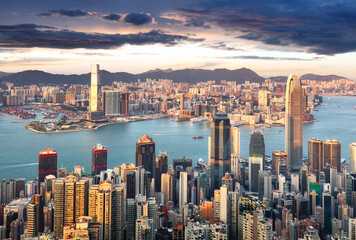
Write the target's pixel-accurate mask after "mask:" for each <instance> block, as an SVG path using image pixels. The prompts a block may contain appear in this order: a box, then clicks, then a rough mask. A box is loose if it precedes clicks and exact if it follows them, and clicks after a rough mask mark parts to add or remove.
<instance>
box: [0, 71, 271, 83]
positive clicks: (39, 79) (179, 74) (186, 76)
mask: <svg viewBox="0 0 356 240" xmlns="http://www.w3.org/2000/svg"><path fill="white" fill-rule="evenodd" d="M100 78H101V81H102V84H103V85H110V84H111V83H112V82H113V81H123V82H132V81H137V79H146V78H151V79H171V80H173V81H175V82H186V83H197V82H202V81H209V80H216V81H220V80H227V81H236V82H237V83H243V82H245V81H250V82H262V81H264V78H263V77H261V76H259V75H258V74H257V73H255V72H254V71H252V70H250V69H247V68H241V69H236V70H229V69H215V70H204V69H183V70H176V71H173V70H172V71H170V70H169V69H168V70H160V69H157V71H148V72H145V73H140V74H130V73H126V72H117V73H111V72H108V71H105V70H102V71H101V72H100ZM4 82H10V83H13V84H14V85H15V86H23V85H31V84H37V85H39V84H89V83H90V73H87V74H80V75H76V74H73V75H63V74H51V73H46V72H43V71H37V70H28V71H23V72H18V73H13V74H10V75H7V76H2V77H0V83H4Z"/></svg>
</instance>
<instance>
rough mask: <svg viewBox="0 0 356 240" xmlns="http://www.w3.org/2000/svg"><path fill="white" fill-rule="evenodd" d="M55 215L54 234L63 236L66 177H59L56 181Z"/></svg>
mask: <svg viewBox="0 0 356 240" xmlns="http://www.w3.org/2000/svg"><path fill="white" fill-rule="evenodd" d="M53 194H54V197H53V198H54V215H53V232H54V236H56V237H58V236H61V235H62V233H63V223H64V207H65V203H64V179H57V180H55V182H54V193H53Z"/></svg>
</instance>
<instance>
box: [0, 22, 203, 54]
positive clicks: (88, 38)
mask: <svg viewBox="0 0 356 240" xmlns="http://www.w3.org/2000/svg"><path fill="white" fill-rule="evenodd" d="M0 39H1V42H0V48H32V47H40V48H58V49H76V48H85V49H111V48H117V47H121V46H123V45H125V44H130V45H146V44H163V45H167V46H173V45H176V44H179V43H180V42H197V41H202V40H203V39H195V38H190V37H187V36H184V35H176V34H168V33H165V32H163V31H161V30H152V31H150V32H141V33H133V34H102V33H83V32H76V31H70V30H65V29H58V28H53V27H48V26H43V25H35V24H20V25H0Z"/></svg>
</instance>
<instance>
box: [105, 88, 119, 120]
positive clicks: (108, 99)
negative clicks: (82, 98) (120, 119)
mask: <svg viewBox="0 0 356 240" xmlns="http://www.w3.org/2000/svg"><path fill="white" fill-rule="evenodd" d="M104 98H105V101H104V104H105V106H104V109H105V115H106V116H113V117H115V116H119V115H120V105H121V101H120V92H119V91H115V90H113V91H105V92H104Z"/></svg>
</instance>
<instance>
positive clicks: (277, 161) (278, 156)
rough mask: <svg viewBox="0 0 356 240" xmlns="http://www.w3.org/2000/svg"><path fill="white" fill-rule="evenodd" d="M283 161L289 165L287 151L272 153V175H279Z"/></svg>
mask: <svg viewBox="0 0 356 240" xmlns="http://www.w3.org/2000/svg"><path fill="white" fill-rule="evenodd" d="M281 161H283V162H284V163H285V165H286V164H287V153H286V152H285V151H272V174H273V175H278V174H279V166H280V165H281Z"/></svg>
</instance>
